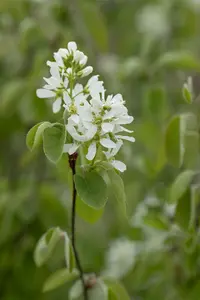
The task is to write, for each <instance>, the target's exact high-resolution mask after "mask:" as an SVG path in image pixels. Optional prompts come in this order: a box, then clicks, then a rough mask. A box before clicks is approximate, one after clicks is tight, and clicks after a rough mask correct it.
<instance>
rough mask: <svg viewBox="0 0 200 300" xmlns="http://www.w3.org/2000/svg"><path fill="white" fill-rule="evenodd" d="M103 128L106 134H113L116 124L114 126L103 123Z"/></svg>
mask: <svg viewBox="0 0 200 300" xmlns="http://www.w3.org/2000/svg"><path fill="white" fill-rule="evenodd" d="M101 128H102V130H103V131H104V132H105V133H107V132H112V131H113V128H114V124H112V123H103V124H102V126H101Z"/></svg>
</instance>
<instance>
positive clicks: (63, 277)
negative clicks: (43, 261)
mask: <svg viewBox="0 0 200 300" xmlns="http://www.w3.org/2000/svg"><path fill="white" fill-rule="evenodd" d="M78 275H79V273H78V271H77V270H73V272H71V273H70V272H69V270H67V269H61V270H58V271H56V272H55V273H53V274H52V275H50V276H49V278H48V279H47V280H46V281H45V283H44V286H43V292H49V291H51V290H54V289H56V288H58V287H59V286H61V285H63V284H65V283H66V282H69V281H72V280H74V279H76V278H77V277H78Z"/></svg>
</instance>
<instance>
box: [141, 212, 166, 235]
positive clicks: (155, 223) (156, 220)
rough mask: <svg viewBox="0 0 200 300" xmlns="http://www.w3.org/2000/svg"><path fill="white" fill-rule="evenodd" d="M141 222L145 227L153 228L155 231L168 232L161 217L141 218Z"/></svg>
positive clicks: (148, 216) (164, 220)
mask: <svg viewBox="0 0 200 300" xmlns="http://www.w3.org/2000/svg"><path fill="white" fill-rule="evenodd" d="M143 221H144V224H145V225H147V226H150V227H153V228H155V229H158V230H164V231H167V230H169V224H168V221H167V220H166V219H164V218H162V217H161V216H160V217H159V216H157V217H156V216H155V217H153V216H150V215H147V216H144V217H143Z"/></svg>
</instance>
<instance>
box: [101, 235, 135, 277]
mask: <svg viewBox="0 0 200 300" xmlns="http://www.w3.org/2000/svg"><path fill="white" fill-rule="evenodd" d="M139 250H140V248H138V245H137V243H135V242H133V241H130V240H128V239H126V238H124V237H122V238H119V239H117V240H114V241H113V242H112V243H111V245H110V248H109V250H108V252H107V255H106V269H105V271H104V272H103V274H104V275H106V276H109V277H113V278H117V279H118V278H121V277H123V276H125V275H126V274H127V273H128V272H129V271H130V270H131V269H132V268H133V266H134V264H135V261H136V256H137V254H138V252H139Z"/></svg>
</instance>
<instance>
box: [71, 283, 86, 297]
mask: <svg viewBox="0 0 200 300" xmlns="http://www.w3.org/2000/svg"><path fill="white" fill-rule="evenodd" d="M69 300H83V285H82V282H81V280H78V281H76V282H75V283H74V285H73V286H72V287H71V289H70V291H69Z"/></svg>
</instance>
